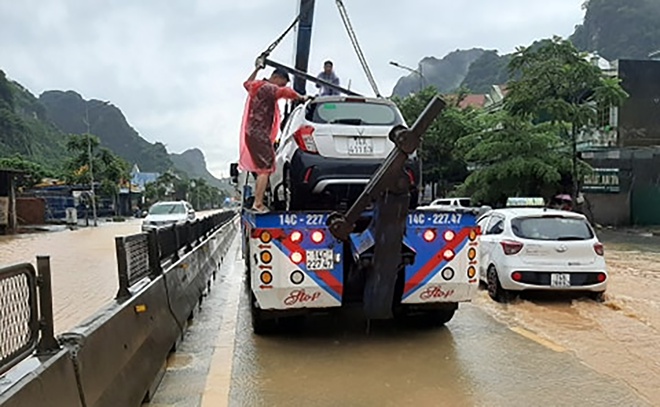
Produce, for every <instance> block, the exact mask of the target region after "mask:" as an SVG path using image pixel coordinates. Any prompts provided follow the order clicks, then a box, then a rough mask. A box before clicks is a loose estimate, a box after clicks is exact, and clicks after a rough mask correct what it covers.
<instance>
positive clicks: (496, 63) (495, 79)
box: [462, 51, 511, 93]
mask: <svg viewBox="0 0 660 407" xmlns="http://www.w3.org/2000/svg"><path fill="white" fill-rule="evenodd" d="M510 59H511V56H510V55H502V56H500V55H498V53H497V51H486V52H485V53H484V54H483V55H482V56H481V57H479V58H478V59H477V60H476V61H474V62H473V63H472V64H471V65H470V69H468V73H467V76H466V77H465V79H464V80H463V84H462V86H463V87H465V88H468V89H470V91H471V92H472V93H488V92H490V89H491V86H492V85H501V84H504V83H506V82H507V81H508V80H509V71H508V64H509V60H510Z"/></svg>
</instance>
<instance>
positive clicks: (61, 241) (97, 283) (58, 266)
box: [0, 211, 213, 334]
mask: <svg viewBox="0 0 660 407" xmlns="http://www.w3.org/2000/svg"><path fill="white" fill-rule="evenodd" d="M211 213H213V212H212V211H207V212H200V213H199V216H207V215H209V214H211ZM141 222H142V219H136V218H129V219H127V220H126V221H125V222H115V223H113V222H99V226H98V227H84V228H78V229H76V230H69V229H67V228H66V227H65V226H62V225H56V226H53V225H51V226H49V227H48V228H46V230H49V231H48V232H44V231H42V232H38V233H26V234H19V235H13V236H0V267H4V266H8V265H10V264H15V263H32V264H33V265H35V267H36V256H38V255H45V256H50V262H51V272H52V282H53V310H54V315H55V333H56V334H58V333H61V332H64V331H66V330H68V329H70V328H73V327H74V326H76V325H77V324H79V323H80V322H82V321H83V320H84V319H86V318H87V317H89V316H91V315H92V314H94V313H95V312H96V311H97V310H98V309H99V308H101V307H102V306H104V305H105V304H107V303H108V301H111V300H112V299H113V298H114V297H115V295H116V294H117V290H118V288H119V284H118V277H117V261H116V252H115V237H116V236H124V235H132V234H135V233H140V225H141Z"/></svg>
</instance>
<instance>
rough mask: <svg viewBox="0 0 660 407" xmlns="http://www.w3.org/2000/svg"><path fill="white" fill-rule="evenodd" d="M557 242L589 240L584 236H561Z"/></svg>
mask: <svg viewBox="0 0 660 407" xmlns="http://www.w3.org/2000/svg"><path fill="white" fill-rule="evenodd" d="M557 240H559V241H567V240H587V239H586V238H584V237H582V236H561V237H558V238H557Z"/></svg>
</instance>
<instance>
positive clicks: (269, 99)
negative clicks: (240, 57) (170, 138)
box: [238, 58, 305, 212]
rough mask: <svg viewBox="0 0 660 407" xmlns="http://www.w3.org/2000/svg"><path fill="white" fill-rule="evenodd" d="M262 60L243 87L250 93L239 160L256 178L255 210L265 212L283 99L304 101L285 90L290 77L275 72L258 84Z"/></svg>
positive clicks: (244, 168)
mask: <svg viewBox="0 0 660 407" xmlns="http://www.w3.org/2000/svg"><path fill="white" fill-rule="evenodd" d="M263 67H264V63H263V59H261V58H259V59H257V63H256V69H255V70H254V72H252V75H250V77H249V78H248V79H247V81H245V83H244V84H243V86H244V87H245V89H246V90H247V91H248V99H247V103H246V105H245V112H244V114H243V124H242V126H241V143H240V159H239V161H238V166H239V168H240V169H241V171H247V172H252V173H255V174H257V182H256V186H255V193H254V204H253V206H252V209H253V210H254V211H257V212H266V211H268V208H267V207H266V206H265V205H264V193H265V192H266V187H267V186H268V178H269V176H270V174H272V173H273V172H274V171H275V149H274V148H273V143H274V142H275V139H276V138H277V133H278V131H279V126H280V112H279V106H278V101H279V100H280V99H305V97H304V96H301V95H299V94H298V93H297V92H296V91H294V90H293V89H291V88H288V87H286V85H287V83H289V75H288V73H287V72H286V71H284V70H280V69H276V70H275V71H274V72H273V74H272V75H271V76H270V78H269V79H263V80H255V78H256V77H257V73H258V72H259V70H261V69H263Z"/></svg>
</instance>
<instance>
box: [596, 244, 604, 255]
mask: <svg viewBox="0 0 660 407" xmlns="http://www.w3.org/2000/svg"><path fill="white" fill-rule="evenodd" d="M594 251H595V252H596V254H597V255H599V256H604V255H605V247H604V246H603V244H602V243H600V242H598V243H595V244H594Z"/></svg>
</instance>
